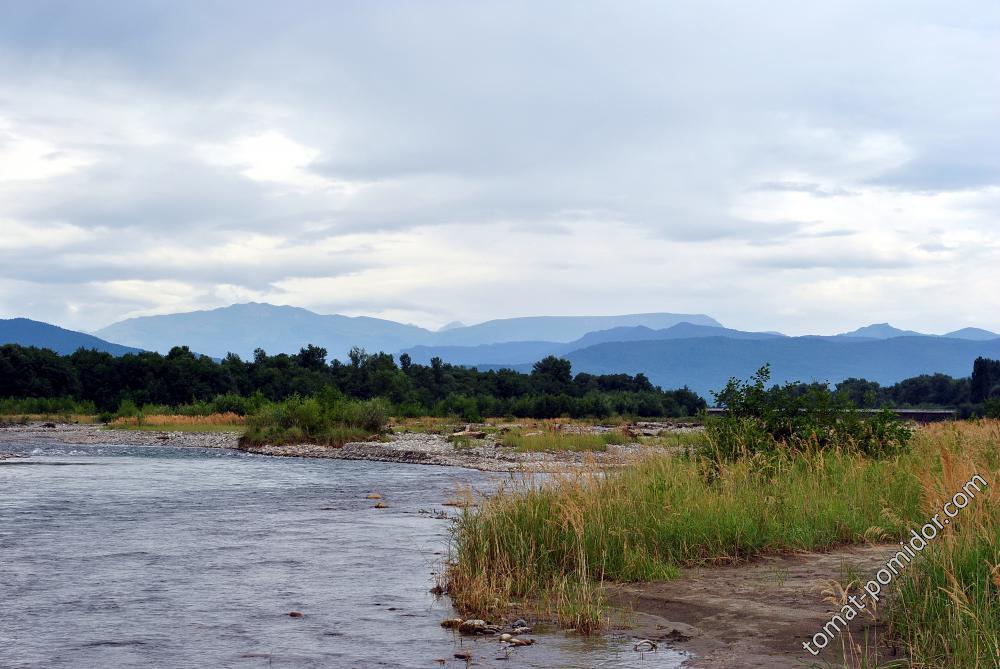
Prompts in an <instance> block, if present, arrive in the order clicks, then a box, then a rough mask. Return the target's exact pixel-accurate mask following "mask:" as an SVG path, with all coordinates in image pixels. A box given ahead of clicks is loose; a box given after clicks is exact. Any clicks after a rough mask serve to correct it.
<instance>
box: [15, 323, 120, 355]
mask: <svg viewBox="0 0 1000 669" xmlns="http://www.w3.org/2000/svg"><path fill="white" fill-rule="evenodd" d="M0 344H20V345H21V346H37V347H38V348H48V349H52V350H53V351H55V352H56V353H59V354H61V355H68V354H70V353H72V352H73V351H75V350H77V349H79V348H90V349H96V350H98V351H105V352H107V353H111V354H113V355H124V354H126V353H138V352H139V351H140V349H138V348H131V347H129V346H122V345H121V344H112V343H111V342H108V341H104V340H103V339H98V338H97V337H95V336H93V335H89V334H85V333H83V332H76V331H74V330H66V329H64V328H61V327H59V326H57V325H50V324H48V323H42V322H41V321H33V320H30V319H28V318H10V319H0Z"/></svg>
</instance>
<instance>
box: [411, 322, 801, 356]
mask: <svg viewBox="0 0 1000 669" xmlns="http://www.w3.org/2000/svg"><path fill="white" fill-rule="evenodd" d="M783 336H784V335H781V334H773V333H769V332H743V331H740V330H730V329H728V328H724V327H712V326H707V325H695V324H693V323H686V322H685V323H678V324H676V325H673V326H671V327H669V328H664V329H662V330H653V329H651V328H648V327H646V326H644V325H636V326H631V327H628V326H625V327H616V328H610V329H608V330H598V331H596V332H588V333H587V334H585V335H583V336H582V337H580V338H579V339H577V340H575V341H571V342H567V343H565V344H560V343H557V342H549V341H513V342H501V343H497V344H480V345H479V346H426V345H424V346H414V347H412V348H408V349H405V350H404V352H405V353H407V354H408V355H409V356H410V357H411V359H412V360H413V361H414V362H418V363H421V364H427V363H428V362H429V361H430V359H431V358H434V357H438V358H441V359H442V360H446V361H447V362H450V363H452V364H456V365H472V366H477V365H487V366H490V367H497V366H500V365H520V364H525V363H530V362H534V361H536V360H540V359H541V358H544V357H545V356H547V355H557V356H563V355H566V354H567V353H570V352H572V351H576V350H579V349H583V348H587V347H589V346H595V345H597V344H603V343H607V342H633V341H651V340H660V339H688V338H698V337H729V338H733V339H773V338H775V337H783Z"/></svg>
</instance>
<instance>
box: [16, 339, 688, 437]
mask: <svg viewBox="0 0 1000 669" xmlns="http://www.w3.org/2000/svg"><path fill="white" fill-rule="evenodd" d="M326 357H327V353H326V350H325V349H322V348H317V347H315V346H307V347H306V348H303V349H302V350H301V351H299V353H297V354H295V355H286V354H279V355H267V354H266V353H265V352H264V351H261V350H258V351H257V353H256V355H255V356H254V358H253V360H247V361H244V360H241V359H240V357H239V356H236V355H229V356H227V357H226V358H225V359H224V360H222V361H221V362H218V363H217V362H215V361H214V360H212V359H211V358H208V357H205V356H198V355H195V354H194V353H192V352H191V351H189V350H188V349H187V348H186V347H176V348H174V349H172V350H171V351H170V353H168V354H167V355H165V356H163V355H160V354H158V353H151V352H144V353H138V354H127V355H123V356H120V357H114V356H112V355H111V354H108V353H99V352H97V351H87V350H82V349H81V350H79V351H77V352H75V353H73V354H72V355H68V356H60V355H58V354H56V353H54V352H52V351H49V350H45V349H37V348H25V347H22V346H17V345H13V344H7V345H3V346H0V398H4V397H10V398H36V397H65V398H70V399H71V400H74V401H78V402H91V403H93V405H94V406H95V407H96V409H97V410H98V411H101V412H106V413H107V414H110V413H111V412H116V411H118V410H119V407H120V406H122V403H123V402H131V403H133V404H134V405H135V406H136V407H142V411H143V412H144V413H147V414H148V413H157V414H162V415H168V414H170V413H173V414H180V413H181V412H182V411H192V412H194V413H213V412H229V411H231V412H234V413H238V414H240V415H248V414H250V413H253V412H255V411H258V410H259V409H260V408H261V406H262V402H263V401H271V402H280V401H283V400H285V399H288V398H290V397H292V396H293V395H298V396H299V397H316V396H319V395H321V394H322V393H324V392H327V391H335V392H338V393H340V394H342V395H344V396H345V397H348V398H351V399H355V400H371V399H375V398H381V399H383V400H384V401H386V402H387V403H388V404H389V407H390V413H392V414H393V415H394V416H399V417H415V416H427V415H435V416H456V417H458V418H459V419H461V420H464V421H467V422H469V421H478V420H480V419H481V418H482V417H483V416H515V417H519V418H556V417H560V416H569V417H573V418H582V417H587V416H590V417H596V418H605V417H607V416H611V415H629V416H647V417H660V416H693V415H695V414H697V413H698V412H699V411H700V410H701V409H703V408H704V407H705V401H704V400H703V399H702V398H700V397H698V395H696V394H695V393H693V392H691V391H690V390H687V389H680V390H669V391H665V390H662V389H660V388H657V387H656V386H654V385H653V384H652V383H650V381H649V379H647V378H646V377H645V376H643V375H642V374H636V375H635V376H630V375H628V374H607V375H593V374H577V375H575V376H574V375H573V374H572V372H571V368H570V363H569V362H568V361H565V360H561V359H559V358H554V357H549V358H545V359H544V360H540V361H539V362H538V363H536V364H535V366H534V369H533V370H532V372H531V373H530V374H522V373H520V372H515V371H513V370H509V369H502V370H495V371H494V370H491V371H479V370H477V369H473V368H466V367H457V366H454V365H448V364H445V363H444V362H442V361H441V360H440V359H438V358H435V359H433V360H432V361H431V364H430V365H418V364H414V363H412V362H411V360H410V358H409V356H407V355H406V354H403V355H401V356H400V357H399V361H398V364H397V362H396V360H395V359H394V358H393V356H391V355H389V354H386V353H377V354H373V355H369V354H368V353H366V352H364V351H362V350H358V349H355V350H354V351H352V352H351V354H350V357H349V360H348V362H346V363H342V362H340V361H339V360H334V361H332V362H331V363H329V364H328V363H327V362H326ZM207 405H211V406H210V407H209V406H207ZM153 406H156V407H159V408H157V409H155V410H153V409H151V410H149V411H147V407H150V408H151V407H153ZM165 407H173V410H172V411H168V410H164V409H163V408H165Z"/></svg>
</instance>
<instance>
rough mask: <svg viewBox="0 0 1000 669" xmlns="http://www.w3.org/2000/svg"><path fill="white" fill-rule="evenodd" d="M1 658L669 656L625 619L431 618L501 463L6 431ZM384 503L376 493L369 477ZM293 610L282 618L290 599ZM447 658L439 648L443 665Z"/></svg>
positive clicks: (6, 663) (445, 608) (671, 660)
mask: <svg viewBox="0 0 1000 669" xmlns="http://www.w3.org/2000/svg"><path fill="white" fill-rule="evenodd" d="M0 450H3V451H4V452H7V453H17V454H20V455H26V456H29V457H25V458H11V459H8V460H4V461H2V462H0V568H2V572H3V578H2V580H0V602H2V605H0V606H2V612H3V618H2V620H0V666H2V667H5V668H6V667H10V668H12V669H13V668H18V669H22V668H24V669H26V668H29V667H31V668H39V669H41V668H43V667H44V668H46V669H49V668H62V667H66V668H69V667H73V668H74V669H76V668H88V667H102V668H103V667H109V668H118V667H172V668H173V667H247V668H255V667H267V668H278V667H438V666H454V667H464V666H466V662H465V661H462V660H458V659H455V658H454V654H455V653H456V652H458V651H461V650H466V649H467V650H470V651H471V652H472V656H473V662H472V666H478V667H560V668H581V669H582V668H590V667H602V668H608V669H617V668H620V667H649V668H657V669H659V668H673V667H678V666H680V663H681V661H682V660H683V656H682V655H681V654H680V653H678V652H675V651H673V650H670V649H667V648H663V647H661V648H660V649H659V650H658V651H657V652H654V653H643V654H640V653H637V652H635V651H634V650H633V648H632V645H633V640H632V639H631V638H630V637H628V636H624V635H623V636H605V637H597V638H590V639H584V638H580V637H578V636H577V635H575V634H572V633H569V634H567V633H564V632H561V631H559V630H557V629H550V630H546V629H544V628H536V631H535V633H533V634H531V635H530V636H532V637H534V638H535V639H536V640H537V643H536V644H535V645H533V646H528V647H525V648H518V649H514V650H512V651H509V652H508V651H505V650H504V649H503V648H502V646H501V644H500V643H499V642H498V641H497V640H496V639H495V638H492V637H462V636H459V635H457V634H456V633H455V632H452V631H449V630H445V629H442V628H441V627H440V624H439V623H440V621H441V620H442V619H444V618H448V617H452V616H454V615H455V611H454V610H453V609H452V607H451V605H450V603H449V601H448V599H447V597H435V596H434V595H433V594H431V592H430V589H431V587H432V586H433V585H434V583H435V580H434V579H435V574H436V573H437V572H438V571H439V570H440V568H441V563H442V561H443V560H444V559H445V557H446V551H447V545H448V532H449V527H450V522H449V520H448V519H447V518H445V517H444V514H447V513H454V512H455V511H454V509H453V508H452V507H445V506H443V505H442V503H443V502H444V501H446V500H447V499H449V498H453V497H454V496H455V493H456V490H458V489H459V488H461V487H464V486H468V485H471V486H474V487H475V488H477V489H481V490H484V491H485V490H489V489H491V488H492V486H493V485H494V483H493V482H494V481H495V478H493V477H495V476H496V475H495V474H488V473H484V472H477V471H471V470H467V469H459V468H453V467H451V468H450V467H439V466H434V465H409V464H398V463H386V462H366V461H351V460H330V459H313V458H275V457H268V456H261V455H253V454H247V453H242V452H238V451H233V450H229V449H224V448H211V449H206V448H190V447H185V448H178V447H171V446H126V445H101V444H95V445H72V446H68V445H66V444H63V443H59V442H57V441H55V440H52V441H51V442H45V441H39V440H37V439H33V440H31V441H30V442H24V443H20V444H19V443H17V441H13V442H10V441H6V442H4V443H3V444H2V446H0ZM376 492H377V493H378V494H379V495H381V497H382V499H381V500H380V501H381V502H382V503H383V504H384V505H385V507H386V508H375V500H372V499H369V498H368V496H369V495H371V494H372V493H376ZM293 611H295V612H301V613H302V617H291V616H289V613H290V612H293ZM440 661H443V664H442V662H440Z"/></svg>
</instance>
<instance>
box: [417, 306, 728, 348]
mask: <svg viewBox="0 0 1000 669" xmlns="http://www.w3.org/2000/svg"><path fill="white" fill-rule="evenodd" d="M684 322H687V323H693V324H695V325H707V326H710V327H722V325H721V324H720V323H719V322H718V321H717V320H715V319H714V318H711V317H709V316H705V315H704V314H669V313H653V314H625V315H622V316H528V317H523V318H501V319H498V320H492V321H485V322H483V323H479V324H477V325H468V326H466V327H460V328H453V329H450V330H446V331H444V332H438V333H436V335H437V336H436V337H435V338H434V344H436V345H438V346H479V345H481V344H496V343H499V342H509V341H518V342H521V341H550V342H556V343H568V342H571V341H574V340H576V339H579V338H580V337H582V336H584V335H585V334H587V333H588V332H595V331H597V330H609V329H611V328H619V327H637V326H644V327H647V328H650V329H654V330H659V329H663V328H669V327H670V326H672V325H677V324H678V323H684Z"/></svg>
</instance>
